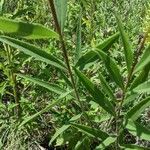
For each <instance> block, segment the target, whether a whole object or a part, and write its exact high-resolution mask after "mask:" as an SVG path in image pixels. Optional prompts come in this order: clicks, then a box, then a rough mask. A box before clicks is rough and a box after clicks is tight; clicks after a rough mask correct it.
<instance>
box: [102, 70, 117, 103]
mask: <svg viewBox="0 0 150 150" xmlns="http://www.w3.org/2000/svg"><path fill="white" fill-rule="evenodd" d="M99 78H100V81H101V86H102V88H103V90H104V91H105V93H106V94H107V95H108V96H109V97H110V98H111V99H112V100H114V101H115V100H116V98H115V96H114V94H113V91H112V90H111V87H110V86H109V84H108V82H107V81H106V80H105V78H104V77H103V75H102V74H100V73H99Z"/></svg>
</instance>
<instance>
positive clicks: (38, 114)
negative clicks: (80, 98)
mask: <svg viewBox="0 0 150 150" xmlns="http://www.w3.org/2000/svg"><path fill="white" fill-rule="evenodd" d="M68 94H70V91H69V92H66V93H64V94H63V95H61V96H60V97H59V98H58V100H56V101H53V102H51V103H50V104H48V105H47V106H46V107H45V108H44V109H42V110H41V111H39V112H37V113H35V114H34V115H31V116H29V117H26V119H24V120H23V121H22V122H21V124H20V125H19V127H18V129H20V128H21V127H22V126H24V125H26V124H27V123H28V122H31V121H33V120H34V119H36V118H37V117H39V116H40V115H42V114H43V113H45V112H47V111H49V110H50V109H52V108H53V107H54V106H55V105H57V104H58V103H60V102H62V99H63V98H64V97H66V96H67V95H68Z"/></svg>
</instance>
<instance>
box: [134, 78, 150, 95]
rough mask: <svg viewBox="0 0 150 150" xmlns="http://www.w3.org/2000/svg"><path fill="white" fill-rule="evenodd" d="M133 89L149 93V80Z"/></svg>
mask: <svg viewBox="0 0 150 150" xmlns="http://www.w3.org/2000/svg"><path fill="white" fill-rule="evenodd" d="M133 91H134V92H137V93H146V92H148V93H150V80H148V81H146V82H144V83H142V84H140V85H139V86H137V87H136V88H134V89H133Z"/></svg>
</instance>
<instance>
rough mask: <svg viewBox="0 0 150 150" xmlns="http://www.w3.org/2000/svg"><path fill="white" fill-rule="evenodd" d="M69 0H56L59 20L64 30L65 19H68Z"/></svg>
mask: <svg viewBox="0 0 150 150" xmlns="http://www.w3.org/2000/svg"><path fill="white" fill-rule="evenodd" d="M67 1H68V0H55V1H54V4H55V9H56V14H57V18H58V22H59V25H60V27H61V31H62V32H63V29H64V24H65V20H66V13H67Z"/></svg>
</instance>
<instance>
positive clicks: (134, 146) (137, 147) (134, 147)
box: [121, 144, 150, 150]
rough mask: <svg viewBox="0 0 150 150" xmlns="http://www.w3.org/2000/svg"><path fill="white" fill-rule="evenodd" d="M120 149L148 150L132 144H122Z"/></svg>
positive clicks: (148, 149) (149, 149)
mask: <svg viewBox="0 0 150 150" xmlns="http://www.w3.org/2000/svg"><path fill="white" fill-rule="evenodd" d="M121 147H122V148H124V149H125V150H150V148H147V147H142V146H139V145H134V144H122V145H121Z"/></svg>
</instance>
